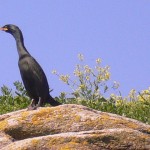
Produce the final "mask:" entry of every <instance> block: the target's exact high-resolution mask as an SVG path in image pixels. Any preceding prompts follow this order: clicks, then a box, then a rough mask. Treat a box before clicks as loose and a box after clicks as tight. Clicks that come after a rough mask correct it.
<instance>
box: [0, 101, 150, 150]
mask: <svg viewBox="0 0 150 150" xmlns="http://www.w3.org/2000/svg"><path fill="white" fill-rule="evenodd" d="M0 148H1V149H2V150H17V149H19V150H37V149H38V150H49V149H52V150H60V149H71V150H72V149H73V150H80V149H81V150H82V149H83V150H100V149H150V125H146V124H144V123H141V122H139V121H136V120H134V119H129V118H126V117H122V116H119V115H115V114H111V113H106V112H101V111H96V110H93V109H90V108H87V107H85V106H81V105H74V104H68V105H60V106H57V107H43V108H38V109H37V110H32V111H27V110H26V109H24V110H20V111H16V112H12V113H8V114H4V115H1V116H0Z"/></svg>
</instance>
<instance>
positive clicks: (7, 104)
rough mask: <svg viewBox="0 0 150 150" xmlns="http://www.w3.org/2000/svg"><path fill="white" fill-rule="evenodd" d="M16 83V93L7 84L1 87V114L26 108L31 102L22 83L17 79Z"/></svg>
mask: <svg viewBox="0 0 150 150" xmlns="http://www.w3.org/2000/svg"><path fill="white" fill-rule="evenodd" d="M14 85H15V87H16V90H15V93H16V94H13V92H12V89H9V88H8V87H7V86H5V85H4V86H3V87H1V96H0V114H4V113H7V112H11V111H15V110H19V109H23V108H26V107H27V106H28V105H29V103H30V100H29V98H28V96H27V95H26V91H25V89H24V87H23V85H22V83H20V82H18V81H17V82H14Z"/></svg>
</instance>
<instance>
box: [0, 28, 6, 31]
mask: <svg viewBox="0 0 150 150" xmlns="http://www.w3.org/2000/svg"><path fill="white" fill-rule="evenodd" d="M0 30H2V31H7V30H8V29H7V28H0Z"/></svg>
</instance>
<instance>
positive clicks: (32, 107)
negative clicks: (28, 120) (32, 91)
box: [27, 99, 37, 110]
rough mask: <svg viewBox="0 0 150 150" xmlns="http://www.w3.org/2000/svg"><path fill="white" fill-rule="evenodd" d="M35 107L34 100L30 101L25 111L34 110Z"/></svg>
mask: <svg viewBox="0 0 150 150" xmlns="http://www.w3.org/2000/svg"><path fill="white" fill-rule="evenodd" d="M36 108H37V107H36V105H35V100H34V99H32V101H31V104H30V105H29V106H28V109H27V110H35V109H36Z"/></svg>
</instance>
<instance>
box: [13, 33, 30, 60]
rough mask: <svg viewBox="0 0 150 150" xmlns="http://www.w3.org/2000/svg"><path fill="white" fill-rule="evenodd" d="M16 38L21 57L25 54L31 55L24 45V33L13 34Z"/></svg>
mask: <svg viewBox="0 0 150 150" xmlns="http://www.w3.org/2000/svg"><path fill="white" fill-rule="evenodd" d="M13 36H14V38H15V40H16V45H17V50H18V54H19V58H21V57H23V56H24V55H30V54H29V52H28V51H27V49H26V48H25V46H24V39H23V35H22V33H20V34H17V35H16V34H15V35H13Z"/></svg>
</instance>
